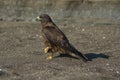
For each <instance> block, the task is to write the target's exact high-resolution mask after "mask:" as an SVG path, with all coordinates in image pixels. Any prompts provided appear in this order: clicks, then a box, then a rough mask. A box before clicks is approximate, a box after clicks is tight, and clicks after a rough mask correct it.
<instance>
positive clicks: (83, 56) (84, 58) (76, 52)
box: [69, 45, 89, 62]
mask: <svg viewBox="0 0 120 80" xmlns="http://www.w3.org/2000/svg"><path fill="white" fill-rule="evenodd" d="M69 49H70V51H71V52H72V53H74V54H75V55H76V56H78V57H79V59H81V58H82V60H83V61H85V62H86V61H89V59H88V58H87V57H86V56H85V55H83V54H82V53H81V52H79V51H78V50H77V49H75V48H74V47H73V46H72V45H71V46H70V48H69Z"/></svg>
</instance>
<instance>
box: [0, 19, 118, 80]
mask: <svg viewBox="0 0 120 80" xmlns="http://www.w3.org/2000/svg"><path fill="white" fill-rule="evenodd" d="M103 22H104V21H100V22H99V21H98V22H97V23H94V24H93V23H92V22H86V23H84V21H83V23H79V24H73V23H72V24H71V23H58V24H57V25H58V26H59V28H61V30H62V31H63V32H65V34H66V35H67V37H68V39H69V40H70V42H71V43H72V44H73V45H74V46H75V47H76V48H77V49H78V50H80V51H81V52H83V53H84V54H85V55H86V56H87V57H88V58H89V59H91V60H92V61H90V62H87V63H84V62H83V61H82V60H78V59H75V58H72V57H70V56H67V55H59V54H56V55H55V56H56V57H55V58H54V59H53V60H50V61H47V60H46V59H45V58H46V57H47V56H48V54H45V53H44V52H43V43H42V40H41V34H40V23H37V22H36V23H30V22H0V80H120V24H119V23H114V22H112V21H111V22H109V21H108V22H109V23H108V22H106V23H103Z"/></svg>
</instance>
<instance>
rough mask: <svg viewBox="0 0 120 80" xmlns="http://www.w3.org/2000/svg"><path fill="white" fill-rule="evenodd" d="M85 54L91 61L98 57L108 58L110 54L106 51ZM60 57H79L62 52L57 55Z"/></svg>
mask: <svg viewBox="0 0 120 80" xmlns="http://www.w3.org/2000/svg"><path fill="white" fill-rule="evenodd" d="M85 56H86V57H87V58H88V59H89V61H92V60H93V59H97V58H104V59H108V58H109V57H110V56H108V55H106V54H105V53H99V54H97V53H86V54H85ZM58 57H69V58H74V59H79V58H77V57H74V56H71V55H69V54H62V53H60V55H58V56H56V57H55V58H58Z"/></svg>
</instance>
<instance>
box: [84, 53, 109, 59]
mask: <svg viewBox="0 0 120 80" xmlns="http://www.w3.org/2000/svg"><path fill="white" fill-rule="evenodd" d="M85 56H86V57H87V58H88V59H89V60H93V59H96V58H104V59H108V58H109V57H110V56H108V55H106V54H104V53H99V54H96V53H87V54H85Z"/></svg>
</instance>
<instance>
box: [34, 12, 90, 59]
mask: <svg viewBox="0 0 120 80" xmlns="http://www.w3.org/2000/svg"><path fill="white" fill-rule="evenodd" d="M36 20H37V21H40V22H41V26H42V29H41V32H42V37H43V41H44V44H45V48H44V52H45V53H51V54H50V56H48V57H47V59H48V60H50V59H52V58H53V54H54V53H56V52H62V53H68V54H70V55H71V54H74V55H75V56H76V57H78V58H79V59H83V61H88V58H87V57H86V56H85V55H83V54H82V53H81V52H79V51H78V50H77V49H76V48H75V47H73V46H72V45H71V44H70V42H69V40H68V39H67V37H66V36H65V34H64V33H63V32H62V31H61V30H60V29H59V28H58V27H57V25H56V24H55V23H54V22H53V21H52V19H51V17H50V16H49V15H48V14H41V15H40V16H38V17H37V18H36Z"/></svg>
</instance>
